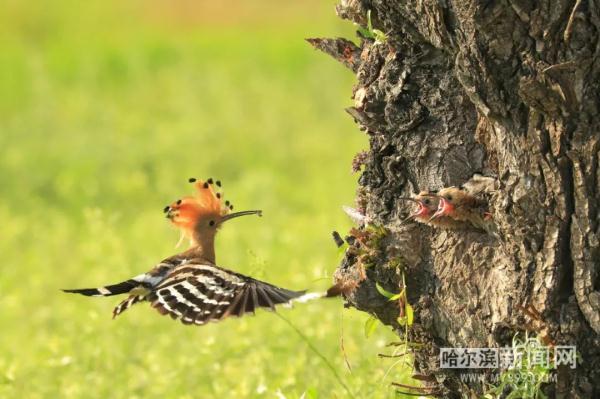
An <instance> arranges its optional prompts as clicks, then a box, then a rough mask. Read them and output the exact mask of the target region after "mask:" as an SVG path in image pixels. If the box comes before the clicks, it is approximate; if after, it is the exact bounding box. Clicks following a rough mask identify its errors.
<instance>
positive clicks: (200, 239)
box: [191, 233, 216, 264]
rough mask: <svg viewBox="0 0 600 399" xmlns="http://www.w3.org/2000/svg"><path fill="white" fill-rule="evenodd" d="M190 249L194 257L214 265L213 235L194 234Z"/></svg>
mask: <svg viewBox="0 0 600 399" xmlns="http://www.w3.org/2000/svg"><path fill="white" fill-rule="evenodd" d="M191 241H192V248H191V249H193V250H194V253H195V255H196V256H198V257H201V258H202V259H204V260H207V261H209V262H211V263H214V264H216V259H215V234H198V233H196V234H194V235H193V236H192V240H191Z"/></svg>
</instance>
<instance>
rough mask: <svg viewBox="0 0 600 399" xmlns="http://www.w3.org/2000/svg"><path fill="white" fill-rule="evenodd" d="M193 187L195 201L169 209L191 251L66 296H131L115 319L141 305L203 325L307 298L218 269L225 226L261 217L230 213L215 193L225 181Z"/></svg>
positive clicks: (184, 201) (180, 202) (191, 198)
mask: <svg viewBox="0 0 600 399" xmlns="http://www.w3.org/2000/svg"><path fill="white" fill-rule="evenodd" d="M189 181H190V183H194V185H195V188H196V190H197V193H196V195H195V196H189V197H185V198H182V199H180V200H178V201H176V202H174V203H172V204H171V205H168V206H166V207H165V209H164V212H165V213H166V216H167V218H168V219H169V220H170V221H171V222H172V223H173V224H174V225H175V226H177V227H178V228H179V229H181V233H182V238H184V237H186V238H188V239H189V240H190V248H189V249H188V250H186V251H184V252H182V253H179V254H177V255H174V256H171V257H169V258H167V259H165V260H163V261H161V262H160V263H159V264H158V265H156V266H155V267H154V268H153V269H152V270H150V271H149V272H147V273H143V274H140V275H138V276H136V277H133V278H131V279H128V280H125V281H123V282H120V283H117V284H112V285H107V286H104V287H100V288H84V289H71V290H63V291H65V292H69V293H76V294H82V295H86V296H112V295H118V294H129V297H128V298H127V299H125V300H124V301H122V302H121V303H119V304H118V305H117V307H115V309H114V310H113V318H115V317H116V316H118V315H119V314H121V313H123V312H124V311H125V310H127V309H129V308H130V307H131V306H132V305H134V304H136V303H138V302H142V301H148V302H150V303H151V305H152V307H154V308H155V309H157V310H158V311H159V312H160V313H161V314H163V315H165V314H169V315H170V316H171V317H172V318H173V319H180V320H181V322H183V323H184V324H198V325H202V324H205V323H206V322H208V321H219V320H222V319H224V318H226V317H228V316H238V317H239V316H242V315H244V313H248V312H251V313H254V311H255V309H256V308H260V307H264V308H270V309H271V310H275V305H278V304H284V303H289V302H291V301H292V300H293V299H296V298H299V297H301V296H303V295H304V293H305V292H304V291H291V290H287V289H284V288H279V287H276V286H274V285H271V284H269V283H266V282H263V281H259V280H256V279H253V278H251V277H248V276H244V275H242V274H239V273H235V272H233V271H230V270H227V269H224V268H221V267H219V266H217V265H216V264H215V246H214V245H215V236H216V234H217V231H218V229H219V228H220V227H221V226H222V225H223V223H224V222H226V221H228V220H231V219H233V218H236V217H239V216H245V215H259V216H261V214H262V213H261V211H258V210H253V211H242V212H234V213H230V211H231V210H233V206H232V205H231V204H230V203H229V201H223V196H222V194H221V193H220V192H217V191H216V190H215V188H214V185H216V186H218V187H220V186H221V182H220V181H218V180H217V181H216V182H214V181H213V180H212V179H208V180H206V181H202V180H200V181H196V179H194V178H192V179H190V180H189ZM180 241H181V240H180ZM308 295H310V294H308ZM308 295H307V296H308Z"/></svg>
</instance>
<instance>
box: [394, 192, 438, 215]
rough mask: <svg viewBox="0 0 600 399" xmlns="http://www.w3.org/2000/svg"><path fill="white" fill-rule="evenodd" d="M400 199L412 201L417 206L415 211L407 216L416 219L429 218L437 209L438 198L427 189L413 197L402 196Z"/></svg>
mask: <svg viewBox="0 0 600 399" xmlns="http://www.w3.org/2000/svg"><path fill="white" fill-rule="evenodd" d="M400 199H401V200H406V201H412V202H414V203H415V204H416V205H417V206H418V209H417V211H416V212H415V213H413V214H411V215H410V216H409V218H415V219H417V220H425V219H429V218H430V217H431V216H432V215H433V214H434V213H435V211H436V210H437V208H438V202H439V199H438V198H437V197H436V196H435V195H432V194H431V193H429V192H428V191H421V192H420V193H419V194H418V195H417V196H416V197H414V198H408V197H402V198H400Z"/></svg>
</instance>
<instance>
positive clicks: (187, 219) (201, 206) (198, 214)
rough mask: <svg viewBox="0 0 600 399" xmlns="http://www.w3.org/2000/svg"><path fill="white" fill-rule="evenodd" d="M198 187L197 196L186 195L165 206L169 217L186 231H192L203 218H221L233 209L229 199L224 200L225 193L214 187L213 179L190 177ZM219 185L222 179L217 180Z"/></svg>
mask: <svg viewBox="0 0 600 399" xmlns="http://www.w3.org/2000/svg"><path fill="white" fill-rule="evenodd" d="M189 181H190V182H191V183H194V187H195V188H196V195H195V196H188V197H184V198H182V199H180V200H177V201H175V202H173V203H172V204H170V205H168V206H167V207H165V212H166V214H167V218H169V219H170V220H171V222H172V223H173V224H174V225H175V226H177V227H179V228H181V229H182V230H183V231H184V232H186V233H189V232H191V231H192V230H193V229H194V228H195V226H196V224H197V222H198V220H200V219H201V218H207V219H210V218H211V217H212V218H214V219H218V218H221V217H223V216H225V215H226V214H227V213H229V210H231V209H233V206H232V205H230V204H229V201H223V194H222V193H221V192H219V191H217V190H215V188H214V186H213V185H214V183H215V182H214V181H213V179H208V180H206V181H204V180H196V179H193V178H192V179H190V180H189ZM216 185H217V186H218V187H220V186H221V182H220V181H218V180H217V181H216Z"/></svg>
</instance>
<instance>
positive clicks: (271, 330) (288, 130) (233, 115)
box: [0, 0, 406, 398]
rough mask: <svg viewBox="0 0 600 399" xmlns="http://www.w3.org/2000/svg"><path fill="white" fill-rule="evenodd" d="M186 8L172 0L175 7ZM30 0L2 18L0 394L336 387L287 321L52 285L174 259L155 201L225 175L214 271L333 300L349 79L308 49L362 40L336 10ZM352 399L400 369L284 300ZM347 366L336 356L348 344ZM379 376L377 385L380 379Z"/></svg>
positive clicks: (333, 309) (348, 152)
mask: <svg viewBox="0 0 600 399" xmlns="http://www.w3.org/2000/svg"><path fill="white" fill-rule="evenodd" d="M174 4H175V5H174ZM227 4H228V7H226V6H222V7H220V8H219V7H212V8H211V7H210V6H209V5H208V3H207V2H205V3H199V4H196V3H193V2H190V1H178V2H175V3H170V2H168V1H166V0H165V1H159V0H153V1H146V2H142V1H130V2H125V3H122V2H118V1H116V0H115V1H90V2H70V1H66V0H61V1H52V2H33V3H30V2H24V1H14V0H9V1H8V4H6V6H3V9H2V10H1V11H0V22H1V23H0V45H1V49H2V51H1V52H0V190H1V193H2V194H1V196H0V217H1V220H2V225H1V226H0V254H2V267H1V273H2V275H1V277H0V326H1V328H2V333H1V340H0V398H211V397H215V398H217V397H218V398H221V397H231V398H245V397H257V398H283V397H285V398H299V397H301V396H302V395H303V394H305V396H304V397H305V398H334V397H337V398H345V397H348V394H347V393H346V391H345V390H344V388H343V387H342V386H341V385H340V383H339V382H338V381H337V380H336V378H335V376H334V375H333V373H332V372H331V370H329V369H328V368H327V367H326V365H325V364H324V362H323V361H322V360H321V359H320V358H319V357H318V356H317V355H316V354H315V353H314V352H312V351H311V350H309V349H308V347H307V345H306V342H305V341H303V340H302V338H301V337H299V335H298V334H296V333H295V332H294V331H293V330H292V329H291V328H290V326H288V325H287V324H286V323H285V322H284V321H283V320H282V319H280V318H278V317H277V315H274V314H272V313H269V312H262V311H259V312H258V313H257V314H256V316H254V317H247V318H243V319H239V320H238V319H231V320H226V321H224V322H222V323H219V324H210V325H207V326H204V327H187V326H184V325H182V324H180V323H178V322H173V321H172V320H170V318H167V317H161V316H160V315H159V314H158V313H157V312H156V311H154V310H152V309H151V308H150V307H149V306H148V305H147V304H142V305H136V306H135V307H134V308H133V309H131V310H130V311H128V312H126V313H125V314H123V315H122V316H121V317H119V318H118V319H116V320H114V321H113V320H111V311H112V308H113V306H114V305H115V304H116V303H117V302H118V301H119V299H116V298H85V297H82V296H73V295H67V294H63V293H62V292H60V288H77V287H83V286H96V285H102V284H103V283H112V282H117V281H120V280H122V279H126V278H128V277H131V276H133V275H136V274H139V273H141V272H144V271H146V270H148V269H149V268H150V267H152V266H153V265H154V264H155V263H156V262H157V261H159V260H160V259H162V258H164V257H167V256H169V255H171V254H173V253H174V251H175V249H174V245H175V243H176V241H177V239H178V233H177V232H176V231H175V230H174V228H172V227H171V226H170V225H169V224H168V222H167V220H166V219H165V218H164V217H163V214H162V212H161V210H162V208H163V206H164V205H166V204H167V203H169V202H171V201H173V200H175V199H177V198H178V197H180V196H182V195H186V194H188V193H189V192H190V190H191V187H190V186H189V185H188V184H187V178H188V177H190V176H196V177H209V176H212V177H218V178H220V179H221V180H222V181H223V185H224V190H225V193H226V195H227V197H228V198H229V199H231V200H232V201H233V203H234V204H235V206H236V209H237V210H242V209H249V208H259V209H263V211H264V217H263V218H261V219H259V218H250V217H249V218H242V219H239V220H237V221H235V222H233V221H232V222H231V224H230V225H228V226H226V227H225V228H224V229H223V231H222V232H221V233H220V236H219V238H218V243H217V246H218V248H217V260H218V263H219V264H221V265H223V266H225V267H229V268H233V269H235V270H237V271H240V272H242V273H247V274H251V275H252V276H255V277H258V278H263V279H267V280H268V281H270V282H273V283H275V284H278V285H282V286H285V287H289V288H293V289H304V288H308V289H311V290H317V291H322V290H324V289H326V288H327V286H328V284H330V282H331V274H332V273H333V271H334V270H335V267H336V265H337V263H338V261H339V254H338V252H337V250H336V248H335V245H334V243H333V241H332V240H331V236H330V234H331V231H332V230H334V229H335V230H339V231H341V232H345V231H347V229H348V228H349V227H350V221H349V220H348V218H347V217H346V215H345V214H343V212H342V211H341V208H340V207H341V205H343V204H348V205H351V204H352V199H353V196H354V188H355V185H356V179H357V178H358V176H357V175H352V174H351V173H350V163H351V159H352V157H353V155H354V154H355V153H356V152H357V151H358V150H360V149H362V148H365V147H366V146H367V139H366V137H365V135H364V134H362V133H361V132H359V131H358V129H357V128H356V126H355V125H354V124H353V123H352V121H351V118H350V117H349V116H347V115H346V114H345V112H344V111H343V108H344V107H346V106H349V105H350V104H351V100H350V98H349V97H350V93H351V87H352V84H353V80H354V77H353V76H352V74H351V73H350V72H349V71H347V70H345V69H344V68H343V67H342V66H341V65H338V64H336V63H335V62H334V61H332V60H330V59H329V58H327V57H326V56H325V55H322V54H319V53H316V52H315V51H313V50H312V49H311V48H310V47H309V46H308V44H306V43H305V42H304V41H303V38H304V37H308V36H317V35H328V36H336V35H344V36H348V37H349V36H351V35H352V32H353V28H352V26H351V25H350V24H349V23H344V22H342V21H339V20H338V19H337V18H336V16H335V13H334V10H333V3H329V2H322V1H310V2H303V3H300V4H296V5H293V4H292V3H291V2H289V3H288V2H276V1H266V0H261V1H259V2H258V3H257V4H254V5H253V6H250V5H248V4H245V3H244V4H245V5H244V4H242V3H236V2H227ZM280 313H281V314H282V315H283V316H284V317H285V318H287V319H289V320H290V321H291V322H292V323H293V324H294V325H295V326H296V327H297V328H298V329H300V330H301V331H302V332H303V333H304V334H305V335H306V336H307V337H308V339H309V340H310V342H311V343H312V345H314V346H315V347H316V348H318V350H319V351H320V352H321V353H322V354H323V355H324V356H325V357H326V358H327V359H328V360H329V361H330V362H331V363H332V364H333V366H334V368H335V370H336V372H337V373H338V374H339V375H340V377H341V378H342V380H343V381H344V383H345V384H347V385H348V387H349V388H350V390H351V391H352V392H353V393H354V395H355V396H356V397H357V398H387V397H394V390H393V389H392V388H390V386H389V383H390V382H391V381H401V380H404V379H405V378H406V375H405V374H406V370H403V369H401V368H400V367H397V366H396V367H392V365H393V364H394V360H393V359H392V360H390V359H379V358H378V357H377V353H378V352H385V351H388V352H389V349H387V348H383V346H384V345H385V344H386V343H387V342H389V341H392V340H393V339H394V335H393V334H392V333H391V332H389V331H386V329H385V328H383V327H381V328H379V329H378V331H377V332H376V333H375V334H374V335H373V336H371V337H370V338H369V339H366V338H365V336H364V332H363V330H364V324H365V320H366V319H367V315H365V314H362V313H359V312H357V311H355V310H344V309H343V307H342V302H341V300H340V299H332V300H322V301H318V302H312V303H308V304H302V305H296V306H295V307H294V309H282V310H281V312H280ZM342 336H343V338H344V345H345V352H346V355H347V357H348V360H349V362H350V364H351V365H352V372H350V371H349V370H348V369H347V367H346V366H345V362H344V358H343V354H342V351H341V350H340V342H341V338H342ZM388 370H390V371H389V374H387V376H385V378H384V375H385V374H386V372H387V371H388Z"/></svg>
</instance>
